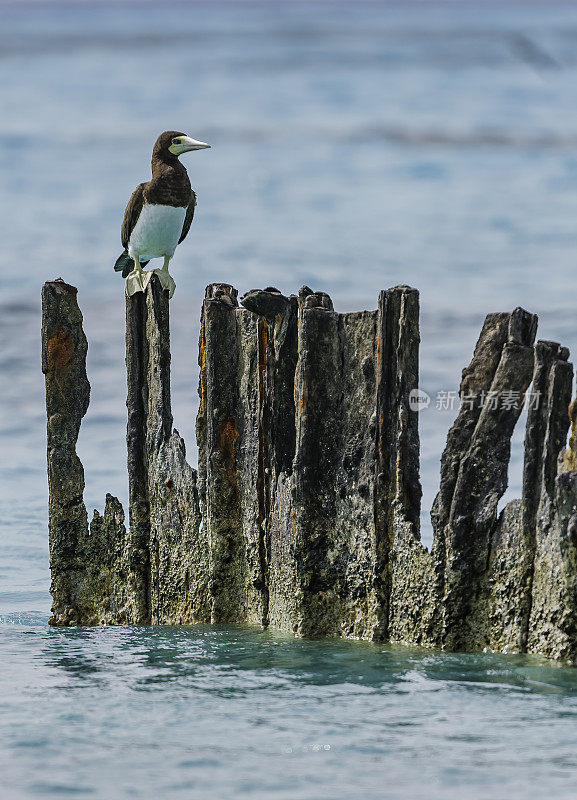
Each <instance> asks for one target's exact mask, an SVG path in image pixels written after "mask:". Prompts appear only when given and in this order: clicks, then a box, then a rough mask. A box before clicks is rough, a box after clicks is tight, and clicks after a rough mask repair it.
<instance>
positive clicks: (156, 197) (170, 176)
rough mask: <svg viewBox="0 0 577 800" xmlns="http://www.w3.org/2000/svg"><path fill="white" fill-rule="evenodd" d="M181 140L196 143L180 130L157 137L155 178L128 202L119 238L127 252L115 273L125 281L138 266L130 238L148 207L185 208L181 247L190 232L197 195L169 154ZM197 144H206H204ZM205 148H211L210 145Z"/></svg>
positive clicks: (182, 170)
mask: <svg viewBox="0 0 577 800" xmlns="http://www.w3.org/2000/svg"><path fill="white" fill-rule="evenodd" d="M180 139H182V140H188V141H194V140H190V139H188V137H187V136H186V134H184V133H180V132H179V131H165V132H164V133H162V134H161V135H160V136H159V137H158V139H157V140H156V144H155V145H154V150H153V152H152V162H151V166H152V178H151V180H149V181H148V182H146V183H141V184H140V185H139V186H137V187H136V189H135V190H134V192H133V193H132V196H131V198H130V200H129V201H128V205H127V206H126V210H125V212H124V220H123V222H122V228H121V236H120V238H121V241H122V246H123V248H124V252H123V253H122V255H121V256H120V257H119V258H118V260H117V262H116V264H115V270H116V271H118V272H120V271H122V277H123V278H126V277H127V275H128V274H129V273H130V272H131V271H132V269H133V268H134V266H135V264H134V260H133V259H132V257H131V255H130V254H129V248H130V237H131V235H132V232H133V231H134V228H135V226H136V224H137V222H138V218H139V217H140V214H141V212H142V209H143V207H144V206H145V205H147V204H148V205H157V206H171V207H173V208H186V214H185V217H184V222H183V225H182V231H181V233H180V237H179V239H178V244H180V243H181V242H182V241H184V239H185V238H186V236H187V234H188V232H189V230H190V226H191V224H192V220H193V217H194V210H195V208H196V194H195V193H194V191H193V190H192V187H191V185H190V180H189V178H188V173H187V171H186V169H185V168H184V166H183V165H182V164H181V163H180V161H179V158H178V155H176V154H174V153H172V152H171V151H170V147H171V145H173V144H174V141H175V140H180ZM197 144H199V145H203V143H197ZM203 146H204V147H208V145H203ZM192 149H194V148H192ZM146 264H148V261H141V262H140V266H141V267H143V266H146Z"/></svg>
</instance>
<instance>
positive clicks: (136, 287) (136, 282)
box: [126, 269, 152, 297]
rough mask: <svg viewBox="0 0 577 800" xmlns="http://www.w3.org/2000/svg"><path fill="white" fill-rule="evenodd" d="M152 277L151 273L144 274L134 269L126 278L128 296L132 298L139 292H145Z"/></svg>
mask: <svg viewBox="0 0 577 800" xmlns="http://www.w3.org/2000/svg"><path fill="white" fill-rule="evenodd" d="M151 277H152V273H151V272H144V270H142V269H133V270H132V272H131V273H130V274H129V275H128V277H127V278H126V294H127V295H128V296H129V297H132V295H133V294H136V293H137V292H145V291H146V287H147V286H148V284H149V283H150V278H151Z"/></svg>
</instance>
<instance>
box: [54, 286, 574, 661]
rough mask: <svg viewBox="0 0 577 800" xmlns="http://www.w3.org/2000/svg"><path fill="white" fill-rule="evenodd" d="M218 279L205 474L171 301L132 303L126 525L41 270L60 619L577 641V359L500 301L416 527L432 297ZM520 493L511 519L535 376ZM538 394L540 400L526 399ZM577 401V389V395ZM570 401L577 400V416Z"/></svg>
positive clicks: (203, 401) (202, 390)
mask: <svg viewBox="0 0 577 800" xmlns="http://www.w3.org/2000/svg"><path fill="white" fill-rule="evenodd" d="M241 302H242V305H239V303H238V296H237V292H236V290H235V289H234V288H233V287H232V286H229V285H227V284H212V285H211V286H209V287H208V288H207V292H206V297H205V300H204V303H203V307H202V312H201V333H200V342H199V365H200V380H199V394H200V407H199V412H198V417H197V442H198V449H199V457H198V471H197V470H194V469H193V468H192V467H190V466H189V465H188V464H187V462H186V456H185V446H184V442H183V441H182V439H181V438H180V436H179V435H178V433H177V432H176V431H174V430H173V429H172V414H171V408H170V336H169V314H168V312H169V302H168V296H167V294H166V293H165V292H163V291H162V289H161V287H160V284H159V282H158V280H157V278H156V277H153V278H152V280H151V282H150V285H149V287H148V289H147V291H146V293H144V294H142V293H139V294H137V295H135V296H134V297H132V298H127V301H126V331H127V333H126V344H127V349H126V363H127V377H128V397H127V407H128V427H127V446H128V474H129V525H128V529H127V528H126V526H125V524H124V512H123V510H122V507H121V505H120V503H119V502H118V500H116V499H115V498H114V497H112V496H111V495H108V496H107V500H106V508H105V512H104V514H103V515H102V516H101V515H99V514H98V512H95V514H94V518H93V520H92V522H91V524H90V526H89V525H88V520H87V515H86V509H85V506H84V503H83V496H82V495H83V489H84V475H83V470H82V465H81V464H80V461H79V460H78V457H77V455H76V451H75V445H76V440H77V438H78V433H79V429H80V423H81V420H82V417H83V416H84V414H85V413H86V410H87V408H88V399H89V384H88V380H87V377H86V363H85V362H86V339H85V336H84V333H83V330H82V316H81V314H80V311H79V308H78V305H77V302H76V290H75V289H74V288H73V287H71V286H68V285H67V284H65V283H64V282H62V281H60V280H59V281H53V282H49V283H47V284H45V286H44V289H43V334H42V336H43V370H44V372H45V374H46V392H47V413H48V473H49V489H50V554H51V569H52V594H53V599H54V605H53V616H52V618H51V623H52V624H55V625H76V624H88V625H98V624H179V623H186V624H188V623H195V622H213V623H253V624H260V625H263V626H270V627H273V628H277V629H281V630H287V631H292V632H294V633H295V634H297V635H306V636H348V637H355V638H363V639H368V640H379V641H383V640H387V639H389V640H392V641H402V642H410V643H417V644H425V645H429V646H431V645H432V646H439V647H443V648H445V649H448V650H478V649H484V648H490V649H494V650H505V651H516V652H524V651H528V652H538V653H544V654H546V655H549V656H552V657H556V658H567V659H571V660H575V659H577V591H576V590H575V586H576V585H577V472H572V471H570V469H568V467H569V468H572V467H573V466H574V465H575V464H576V463H577V457H576V455H575V441H576V440H577V437H575V436H573V437H572V439H571V440H570V444H569V450H568V451H565V450H564V448H565V442H566V437H567V432H568V427H569V422H570V419H569V414H568V405H569V401H570V397H571V386H572V377H573V370H572V366H571V364H570V363H569V362H568V360H567V359H568V351H567V349H566V348H564V347H561V346H560V345H558V344H556V343H554V342H537V344H534V339H535V333H536V328H537V318H536V317H535V316H534V315H532V314H529V313H527V312H526V311H523V310H522V309H515V311H513V312H511V313H499V314H490V315H489V316H488V317H487V319H486V321H485V324H484V326H483V330H482V332H481V335H480V337H479V341H478V343H477V346H476V348H475V352H474V355H473V358H472V361H471V363H470V365H469V366H468V367H467V368H466V369H465V370H464V372H463V378H462V382H461V409H460V411H459V414H458V416H457V419H456V421H455V423H454V425H453V427H452V428H451V430H450V432H449V435H448V439H447V446H446V449H445V452H444V454H443V457H442V460H441V480H440V489H439V493H438V496H437V498H436V500H435V503H434V507H433V512H432V521H433V527H434V533H435V536H434V543H433V547H432V549H431V551H430V552H429V551H428V550H427V549H426V548H424V547H423V546H422V545H421V543H420V533H419V514H420V497H421V489H420V483H419V437H418V412H417V410H416V408H415V407H413V404H412V403H411V397H412V395H414V394H415V391H416V390H417V389H418V358H419V298H418V293H417V292H416V291H415V290H414V289H411V288H409V287H405V286H400V287H396V288H394V289H390V290H388V291H386V292H382V293H381V295H380V297H379V303H378V308H377V309H376V310H375V311H365V312H359V313H349V314H339V313H337V312H335V311H334V309H333V306H332V302H331V300H330V298H329V296H328V295H326V294H325V293H323V292H313V291H312V290H310V289H308V288H307V287H303V289H301V291H300V293H299V295H298V296H296V295H293V296H291V297H285V296H283V295H282V294H281V293H280V292H278V291H277V290H276V289H272V288H269V289H265V290H253V291H251V292H249V293H248V294H247V295H245V296H244V297H243V298H242V301H241ZM531 383H532V389H531V391H530V394H529V395H528V396H529V397H530V398H531V399H532V402H531V404H530V408H529V414H528V419H527V433H526V443H525V465H524V478H523V481H524V483H523V495H522V498H521V499H520V500H517V501H514V502H512V503H509V504H508V505H507V506H506V507H505V509H504V510H503V511H502V512H501V513H500V514H498V511H497V508H498V502H499V499H500V498H501V497H502V495H503V493H504V492H505V489H506V486H507V470H508V464H509V456H510V441H511V435H512V433H513V429H514V427H515V424H516V422H517V420H518V418H519V415H520V413H521V408H522V403H523V400H524V399H525V395H526V394H527V393H528V390H529V386H530V385H531ZM534 398H538V402H533V399H534ZM573 407H575V406H573ZM573 417H574V418H575V417H577V413H573Z"/></svg>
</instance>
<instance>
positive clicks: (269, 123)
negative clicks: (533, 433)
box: [0, 1, 577, 800]
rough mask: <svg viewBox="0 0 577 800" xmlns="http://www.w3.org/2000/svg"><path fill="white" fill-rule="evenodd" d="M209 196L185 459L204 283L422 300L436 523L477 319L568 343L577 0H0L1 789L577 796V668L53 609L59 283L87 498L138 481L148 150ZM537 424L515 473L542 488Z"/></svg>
mask: <svg viewBox="0 0 577 800" xmlns="http://www.w3.org/2000/svg"><path fill="white" fill-rule="evenodd" d="M165 129H181V130H183V131H185V132H187V133H189V134H190V135H192V136H193V137H195V138H198V139H201V140H203V141H207V142H209V143H211V144H212V149H211V150H208V151H202V152H197V153H191V154H188V155H187V156H184V158H183V160H184V162H185V163H186V166H187V168H188V170H189V174H190V176H191V180H192V183H193V186H194V187H195V188H196V190H197V193H198V201H199V205H198V210H197V214H196V217H195V220H194V223H193V227H192V230H191V233H190V235H189V237H188V239H187V240H186V242H185V243H184V244H183V245H182V246H181V247H180V248H179V250H178V252H177V254H176V256H175V258H174V261H173V265H172V267H173V268H172V272H173V275H174V277H175V279H176V282H177V287H178V288H177V290H176V295H175V297H174V300H173V301H172V306H171V317H172V319H171V326H172V350H173V410H174V417H175V425H176V427H177V428H178V430H179V431H180V432H181V434H183V435H184V437H185V439H186V441H187V443H188V453H189V458H190V461H191V463H193V464H194V463H195V459H196V452H195V446H194V419H195V414H196V408H197V381H198V368H197V338H198V317H199V309H200V303H201V300H202V297H203V293H204V287H205V285H206V284H207V283H210V282H213V281H226V282H230V283H233V284H234V285H235V286H237V288H238V289H239V290H240V291H241V292H244V291H247V290H248V289H250V288H253V287H259V286H260V287H262V286H267V285H275V286H277V287H278V288H279V289H281V290H282V291H284V292H287V293H290V292H294V291H297V290H298V288H299V287H300V286H301V285H302V284H305V283H306V284H308V285H310V286H311V287H312V288H314V289H322V290H325V291H328V292H329V293H330V294H331V295H332V297H333V300H334V303H335V307H336V308H337V309H338V310H341V311H349V310H360V309H364V308H367V309H370V308H375V307H376V302H377V296H378V292H379V290H380V289H382V288H387V287H389V286H393V285H395V284H398V283H407V284H411V285H413V286H416V287H418V288H419V289H420V291H421V306H422V347H421V386H422V388H423V389H424V390H425V391H427V392H428V393H429V394H430V395H431V397H432V398H433V400H432V403H431V406H430V407H429V408H428V409H426V410H425V411H423V412H422V413H421V415H420V424H421V446H422V482H423V488H424V498H423V519H422V531H423V541H424V542H425V543H427V544H430V541H431V528H430V523H429V521H428V513H429V510H430V505H431V502H432V500H433V498H434V495H435V492H436V490H437V485H438V469H439V457H440V454H441V452H442V449H443V445H444V440H445V437H446V433H447V430H448V428H449V427H450V424H451V422H452V420H453V418H454V416H455V415H456V413H457V409H456V407H455V408H453V409H452V410H451V409H450V408H448V409H445V410H442V409H437V408H436V398H437V397H438V396H439V394H438V393H440V392H451V391H455V390H456V389H457V388H458V383H459V377H460V371H461V369H462V367H463V366H465V365H466V364H467V363H468V360H469V359H470V356H471V353H472V349H473V347H474V344H475V341H476V338H477V335H478V333H479V330H480V328H481V325H482V322H483V318H484V315H485V314H486V313H488V312H491V311H498V310H511V309H513V308H514V307H516V306H517V305H522V306H523V307H525V308H526V309H528V310H530V311H532V312H535V313H537V314H538V315H539V319H540V327H539V336H540V337H541V338H544V339H554V340H557V341H561V342H563V344H565V345H567V346H568V347H569V348H571V349H572V350H575V348H577V314H576V312H575V297H576V293H575V267H576V264H577V5H576V4H574V3H565V4H555V3H546V2H543V3H507V2H500V3H485V2H478V3H470V2H469V3H467V2H464V3H461V2H460V3H444V4H443V3H435V2H424V3H410V2H406V3H398V4H395V3H387V4H384V3H383V4H381V3H377V2H374V3H363V2H351V3H345V2H342V3H339V2H335V3H325V4H322V3H307V2H294V3H290V2H278V1H277V2H269V3H255V2H252V3H244V2H230V3H219V2H212V3H171V2H162V3H161V2H158V3H144V4H140V3H138V2H130V3H120V2H118V3H114V2H101V3H96V2H93V3H91V2H82V3H61V4H58V3H51V2H40V3H32V4H29V3H26V2H17V3H1V2H0V264H1V269H0V775H1V779H0V797H2V798H7V800H12V798H16V799H18V798H36V797H39V798H77V797H78V798H84V797H95V798H106V799H107V800H115V798H125V797H126V798H132V797H134V798H195V800H196V798H199V799H202V800H207V799H208V798H216V799H217V800H220V798H231V797H247V798H251V800H277V799H278V800H281V799H283V800H284V799H285V798H286V800H317V799H318V800H320V798H323V800H341V798H342V800H345V799H346V800H352V799H353V798H359V800H373V798H375V800H376V798H379V800H380V799H381V798H403V799H404V800H413V798H421V797H427V798H433V800H434V799H436V798H439V800H441V798H442V799H443V800H446V798H465V799H468V798H474V799H475V800H476V799H477V798H478V799H479V800H485V799H486V798H492V799H495V800H501V798H503V799H504V798H507V800H509V799H510V798H523V799H524V800H525V799H526V798H536V799H537V798H539V800H540V799H541V798H543V797H544V796H545V795H551V796H555V797H556V798H573V797H575V785H576V783H577V670H574V669H572V668H569V667H566V666H563V665H555V664H551V663H549V662H546V661H544V660H542V659H538V658H532V657H525V656H497V655H493V654H484V655H483V654H479V655H470V656H466V655H447V654H442V653H438V652H434V651H427V650H419V649H412V648H402V647H391V646H382V645H379V646H377V645H370V644H365V643H358V642H333V641H329V642H327V641H323V642H319V641H297V640H293V639H292V638H291V637H287V636H282V635H279V634H274V633H270V632H268V633H267V632H262V631H258V630H255V629H238V628H206V627H201V628H175V629H166V628H158V629H151V630H148V629H124V630H120V629H98V630H88V629H77V630H51V629H49V627H48V625H47V620H48V614H49V609H50V596H49V592H48V587H49V569H48V545H47V529H46V525H47V512H46V506H47V486H46V476H45V414H44V405H43V404H44V390H43V377H42V374H41V369H40V337H39V333H40V288H41V285H42V283H43V281H45V280H47V279H53V278H56V277H59V276H61V277H63V278H64V279H65V280H67V281H68V282H70V283H73V284H75V285H76V286H77V287H78V289H79V302H80V306H81V308H82V311H83V314H84V320H85V329H86V332H87V336H88V339H89V343H90V349H89V358H88V369H89V377H90V380H91V384H92V400H91V406H90V409H89V412H88V414H87V416H86V418H85V421H84V424H83V427H82V431H81V437H80V442H79V453H80V456H81V458H82V460H83V463H84V467H85V470H86V480H87V486H86V500H87V504H88V506H89V509H92V508H94V507H98V508H102V505H103V500H104V495H105V492H106V491H111V492H112V493H113V494H117V495H118V496H119V497H120V498H121V499H122V500H123V501H125V500H126V496H127V479H126V470H125V445H124V430H125V421H126V420H125V413H126V410H125V405H124V401H125V376H124V319H123V317H124V299H123V286H122V281H121V280H120V279H119V277H118V275H115V274H114V273H113V271H112V265H113V264H114V261H115V259H116V257H117V256H118V254H119V252H120V249H121V248H120V242H119V227H120V223H121V220H122V214H123V210H124V206H125V204H126V201H127V199H128V197H129V194H130V192H131V191H132V189H133V188H134V186H135V185H136V184H137V183H139V182H140V181H142V180H147V178H148V174H149V172H148V170H149V166H148V165H149V159H150V151H151V147H152V144H153V142H154V140H155V138H156V136H157V135H158V133H160V132H161V131H162V130H165ZM522 438H523V430H522V423H521V424H520V425H519V428H518V431H517V432H516V434H515V440H514V443H513V458H512V464H511V471H510V487H509V490H508V492H507V496H506V498H505V499H511V498H512V497H515V496H518V495H519V492H520V475H521V447H522Z"/></svg>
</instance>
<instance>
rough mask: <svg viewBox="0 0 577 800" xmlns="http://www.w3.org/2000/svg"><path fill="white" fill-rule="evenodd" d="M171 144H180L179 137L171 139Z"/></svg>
mask: <svg viewBox="0 0 577 800" xmlns="http://www.w3.org/2000/svg"><path fill="white" fill-rule="evenodd" d="M172 144H177V145H178V144H180V139H173V140H172Z"/></svg>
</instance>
